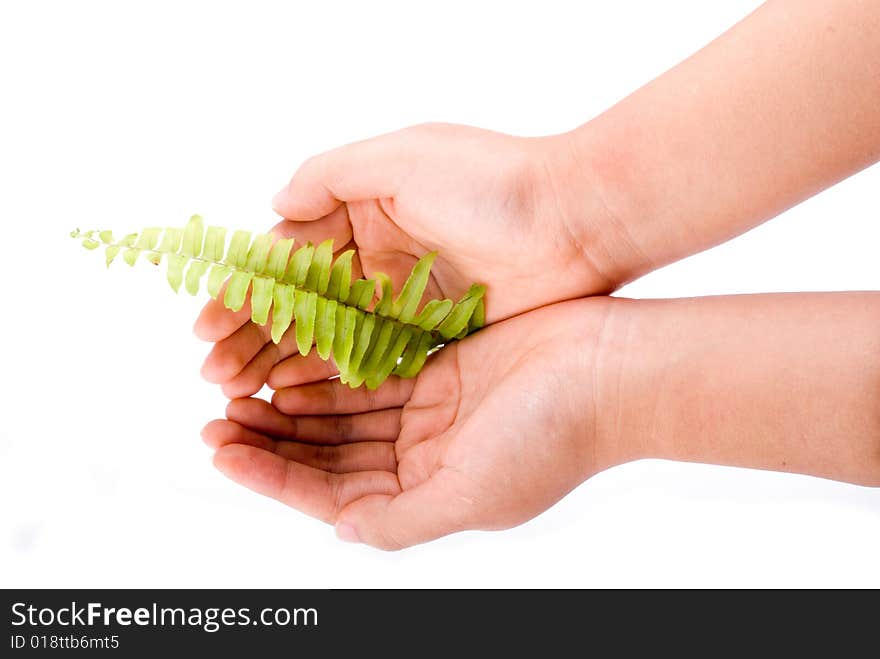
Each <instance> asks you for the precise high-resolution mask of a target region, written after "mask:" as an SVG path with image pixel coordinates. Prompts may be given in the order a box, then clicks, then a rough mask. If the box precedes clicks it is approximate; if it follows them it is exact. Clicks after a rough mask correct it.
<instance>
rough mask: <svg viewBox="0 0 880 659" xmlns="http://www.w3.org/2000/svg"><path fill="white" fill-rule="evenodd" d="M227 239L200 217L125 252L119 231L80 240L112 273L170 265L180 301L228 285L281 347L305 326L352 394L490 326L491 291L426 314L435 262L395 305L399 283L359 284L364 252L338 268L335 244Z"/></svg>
mask: <svg viewBox="0 0 880 659" xmlns="http://www.w3.org/2000/svg"><path fill="white" fill-rule="evenodd" d="M226 234H227V232H226V229H223V228H222V227H211V226H209V227H207V229H206V228H205V227H204V224H203V221H202V218H201V217H199V216H197V215H194V216H192V217H191V218H190V220H189V222H187V224H186V226H184V227H183V228H175V227H171V228H167V229H162V228H158V227H149V228H147V229H144V230H143V231H142V232H140V233H130V234H127V235H126V236H125V237H124V238H122V239H121V240H119V241H116V242H114V238H113V234H112V232H111V231H109V230H102V231H96V230H89V231H85V232H81V231H80V230H79V229H77V230H75V231H73V232H71V236H72V237H74V238H76V239H78V240H80V241H81V242H82V244H83V246H84V247H86V248H88V249H97V248H98V247H99V246H101V245H104V246H105V252H104V253H105V257H104V258H105V261H106V263H107V265H108V266H109V265H110V263H111V262H112V261H113V260H114V259H116V258H117V257H118V256H119V254H122V256H123V260H124V261H125V262H126V263H128V264H129V265H133V264H134V263H135V262H136V261H137V259H138V258H139V257H140V255H141V254H143V255H144V257H145V258H146V259H147V260H149V261H150V262H152V263H155V264H158V263H159V262H160V261H161V260H162V259H163V258H164V259H165V260H166V261H167V273H166V274H167V279H168V283H169V285H170V286H171V288H173V289H174V290H175V291H177V290H179V289H180V286H181V285H183V284H184V283H185V287H186V290H187V291H188V292H189V293H190V294H193V295H194V294H195V293H196V292H198V290H199V287H200V285H201V281H202V278H203V277H204V276H205V275H206V274H207V285H206V288H207V290H208V293H209V294H210V295H211V296H212V297H214V298H217V297H218V296H219V295H220V292H221V291H222V290H223V289H224V285H225V294H224V295H223V302H224V304H225V305H226V306H227V307H228V308H229V309H232V310H234V311H238V310H240V309H242V308H243V306H244V304H245V302H246V301H247V299H248V296H250V301H251V320H252V321H253V322H254V323H255V324H257V325H267V324H268V323H269V312H270V311H271V312H272V328H271V335H272V340H273V341H275V342H276V343H277V342H279V341H281V340H282V338H283V336H284V335H285V332H287V331H288V329H289V328H290V325H291V323H292V322H295V323H296V334H295V338H296V343H297V347H298V349H299V350H300V353H301V354H303V355H308V354H309V353H310V351H311V347H312V345H316V346H317V353H318V356H319V357H320V358H321V359H325V360H326V359H329V358H331V357H332V358H333V359H334V360H335V362H336V364H337V366H338V367H339V375H340V379H341V380H342V381H343V382H347V383H348V384H349V385H350V386H352V387H356V386H359V385H360V384H361V383H364V382H365V383H366V385H367V386H368V387H370V388H375V387H378V386H380V385H381V384H382V382H384V381H385V380H386V379H387V378H388V377H389V375H390V374H391V373H395V374H397V375H400V376H406V377H411V376H413V375H415V374H416V373H418V371H419V369H420V368H421V367H422V366H423V365H424V363H425V360H426V359H427V357H428V356H429V355H430V353H431V352H432V351H434V350H436V349H439V348H440V347H442V345H443V344H445V343H447V342H449V341H450V340H454V339H456V338H462V337H464V336H465V335H467V334H468V333H469V332H471V331H475V330H477V329H479V328H480V327H481V326H482V325H483V324H484V323H485V305H484V303H483V296H484V295H485V287H482V286H473V287H471V289H470V290H469V291H468V292H467V294H465V295H464V296H463V297H462V298H461V299H460V300H459V301H458V303H453V302H452V301H451V300H426V301H425V304H424V306H423V308H422V310H421V312H420V313H417V312H418V309H419V306H420V305H421V304H422V298H423V297H424V292H425V289H426V287H427V283H428V281H429V280H430V270H431V267H432V265H433V262H434V260H435V257H436V254H434V253H431V254H426V255H425V256H424V257H422V258H421V259H419V261H418V262H417V263H416V264H415V266H414V267H413V269H412V272H411V273H410V275H409V277H408V278H407V279H406V282H405V283H404V285H403V288H401V289H400V293H399V294H398V295H397V297H396V298H395V296H394V290H395V287H394V284H393V282H392V281H391V279H390V278H389V277H387V276H385V275H383V274H381V273H377V274H376V279H363V278H362V279H358V280H356V281H354V282H352V280H351V275H352V268H353V260H354V251H353V250H346V251H345V252H343V253H342V254H340V255H339V256H338V257H336V258H335V259H334V256H333V243H332V241H331V240H325V241H323V242H322V243H320V245H318V247H315V246H314V245H312V244H306V245H304V246H302V247H300V248H299V249H298V250H296V251H294V250H293V245H294V243H293V240H292V239H290V238H285V239H281V240H277V241H275V238H274V237H273V236H271V235H269V234H258V235H256V236H254V237H253V239H252V237H251V233H250V232H249V231H235V232H233V234H232V236H231V239H230V241H229V246H228V248H227V246H226ZM377 281H378V287H379V295H378V297H377V295H376V288H377Z"/></svg>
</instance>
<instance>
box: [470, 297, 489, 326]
mask: <svg viewBox="0 0 880 659" xmlns="http://www.w3.org/2000/svg"><path fill="white" fill-rule="evenodd" d="M485 324H486V299H485V298H482V297H481V298H480V299H479V301H478V302H477V306H475V307H474V312H473V313H472V314H471V318H470V320H469V321H468V329H467V331H468V333H470V332H476V331H477V330H478V329H480V328H481V327H483V326H485Z"/></svg>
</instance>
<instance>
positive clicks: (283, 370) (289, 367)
mask: <svg viewBox="0 0 880 659" xmlns="http://www.w3.org/2000/svg"><path fill="white" fill-rule="evenodd" d="M338 373H339V370H338V369H337V368H336V364H334V363H333V361H331V360H329V359H328V360H327V361H324V360H323V359H321V357H320V356H319V355H318V353H317V352H316V351H312V352H310V353H309V354H308V355H306V356H305V357H303V356H302V355H292V356H290V357H288V358H287V359H284V360H282V361H279V362H277V363H276V364H274V365H273V366H272V368H271V370H270V371H269V372H268V373H267V374H266V378H265V381H266V384H268V385H269V386H270V387H271V388H272V389H283V388H284V387H296V386H299V385H301V384H306V383H308V382H318V381H320V380H326V379H327V378H331V377H333V376H334V375H337V374H338Z"/></svg>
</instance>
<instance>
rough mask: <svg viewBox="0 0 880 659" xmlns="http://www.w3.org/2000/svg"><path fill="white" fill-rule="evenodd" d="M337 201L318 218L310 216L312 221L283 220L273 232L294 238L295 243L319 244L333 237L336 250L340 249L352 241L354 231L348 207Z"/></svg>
mask: <svg viewBox="0 0 880 659" xmlns="http://www.w3.org/2000/svg"><path fill="white" fill-rule="evenodd" d="M336 203H337V206H336V207H335V208H333V209H331V210H330V211H328V212H327V213H326V214H324V215H321V216H318V217H317V219H315V217H316V216H312V217H311V218H309V219H310V220H312V221H310V222H303V221H296V220H295V217H294V219H292V220H287V219H285V220H281V222H279V223H278V224H276V225H275V226H274V227H272V233H274V234H275V235H277V236H278V237H280V238H293V240H294V245H305V244H306V243H313V244H315V245H317V244H319V243H322V242H324V241H325V240H327V239H328V238H332V239H333V248H334V251H339V250H340V249H341V248H342V247H343V246H344V245H346V244H347V243H349V242H350V241H351V238H352V231H351V221H350V220H349V217H348V207H347V206H346V205H345V204H341V203H340V202H338V201H337V202H336ZM279 214H280V213H279ZM281 215H283V214H281ZM283 216H284V215H283ZM284 217H288V216H284Z"/></svg>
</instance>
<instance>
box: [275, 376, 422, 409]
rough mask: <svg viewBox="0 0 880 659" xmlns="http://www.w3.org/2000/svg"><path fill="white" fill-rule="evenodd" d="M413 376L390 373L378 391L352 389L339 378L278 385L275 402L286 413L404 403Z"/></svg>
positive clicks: (376, 407) (384, 407) (371, 407)
mask: <svg viewBox="0 0 880 659" xmlns="http://www.w3.org/2000/svg"><path fill="white" fill-rule="evenodd" d="M414 386H415V379H414V378H406V379H404V378H399V377H394V376H392V377H390V378H388V379H387V380H385V382H384V383H383V384H382V386H381V387H379V388H378V389H376V390H375V391H371V390H369V389H367V388H366V387H358V388H357V389H352V388H351V387H349V386H348V385H346V384H343V383H342V382H341V381H340V380H338V379H337V380H327V381H326V382H313V383H311V384H304V385H300V386H298V387H285V388H283V389H278V390H277V391H276V392H275V394H274V395H273V396H272V404H273V405H274V406H275V407H277V408H278V409H279V410H280V411H282V412H284V413H285V414H350V413H353V412H369V411H371V410H382V409H387V408H389V407H402V406H403V404H404V403H406V401H408V400H409V397H410V394H411V393H412V390H413V387H414Z"/></svg>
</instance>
